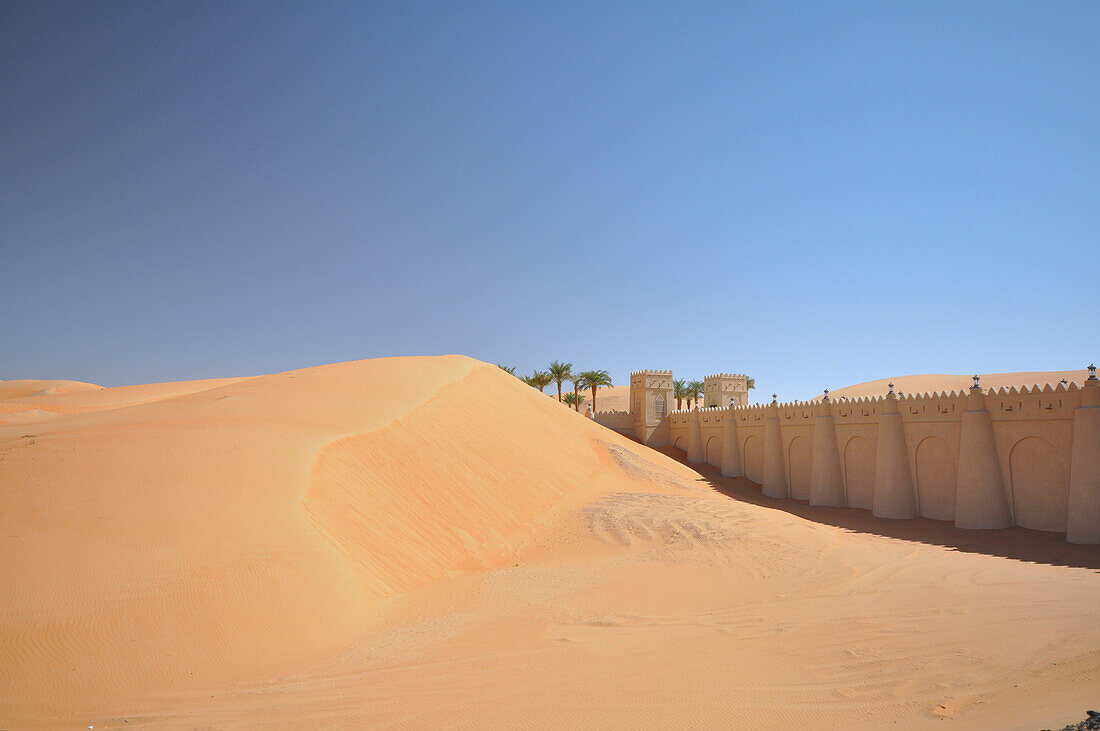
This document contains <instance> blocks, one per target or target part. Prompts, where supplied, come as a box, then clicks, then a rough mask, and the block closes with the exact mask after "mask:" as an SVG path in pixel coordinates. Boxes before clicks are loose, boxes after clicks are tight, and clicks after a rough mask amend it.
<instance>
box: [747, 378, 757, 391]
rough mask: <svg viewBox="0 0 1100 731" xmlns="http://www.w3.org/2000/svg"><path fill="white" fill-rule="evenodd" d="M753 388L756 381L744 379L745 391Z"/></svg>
mask: <svg viewBox="0 0 1100 731" xmlns="http://www.w3.org/2000/svg"><path fill="white" fill-rule="evenodd" d="M754 388H756V379H755V378H746V379H745V390H746V391H751V390H752V389H754Z"/></svg>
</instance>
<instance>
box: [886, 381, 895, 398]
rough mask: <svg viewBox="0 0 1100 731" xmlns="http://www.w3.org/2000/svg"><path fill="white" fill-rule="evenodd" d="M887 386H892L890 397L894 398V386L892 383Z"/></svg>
mask: <svg viewBox="0 0 1100 731" xmlns="http://www.w3.org/2000/svg"><path fill="white" fill-rule="evenodd" d="M887 385H889V386H890V395H891V396H893V395H894V384H892V383H890V384H887Z"/></svg>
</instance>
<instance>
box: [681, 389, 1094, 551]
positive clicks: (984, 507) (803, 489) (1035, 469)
mask: <svg viewBox="0 0 1100 731" xmlns="http://www.w3.org/2000/svg"><path fill="white" fill-rule="evenodd" d="M1097 409H1100V382H1097V381H1095V380H1093V381H1087V382H1086V385H1085V387H1084V388H1079V387H1078V386H1077V385H1076V384H1069V385H1068V386H1066V385H1059V386H1058V387H1057V388H1051V387H1050V386H1047V387H1045V388H1041V389H1040V388H1038V387H1032V388H1027V387H1025V388H1020V389H1017V388H1011V389H995V390H990V391H988V392H986V391H984V390H982V389H980V388H978V389H970V390H968V391H958V392H940V393H924V394H905V395H900V396H897V395H894V394H892V393H891V394H889V395H887V396H882V397H876V398H860V399H843V400H841V401H829V400H828V399H827V398H826V399H825V400H822V401H810V402H806V401H803V402H790V403H772V404H758V405H754V406H747V407H741V406H732V407H725V408H723V407H711V408H702V409H694V410H679V411H674V412H672V413H671V414H670V415H669V416H668V417H667V419H666V422H667V426H668V433H669V442H668V443H670V444H673V445H674V446H676V447H678V448H679V449H682V450H684V451H685V452H688V451H689V450H690V451H692V452H693V454H694V455H695V456H696V458H695V459H692V460H690V461H696V462H702V461H705V462H708V463H709V464H712V465H715V466H718V467H721V468H722V469H723V474H730V473H729V472H727V471H726V470H727V469H736V470H738V472H737V473H736V474H743V475H744V476H746V477H748V478H749V479H750V480H752V481H754V482H757V483H760V484H764V483H765V472H766V471H767V470H765V462H766V459H765V443H766V441H767V439H768V437H767V434H768V427H767V425H768V420H769V417H771V418H772V423H773V424H775V423H778V439H777V443H776V442H772V444H775V445H776V446H773V447H769V449H773V450H775V451H773V452H769V453H768V454H771V455H773V456H772V458H771V459H772V461H771V462H770V463H769V464H770V465H771V467H769V468H768V469H770V473H769V474H770V478H769V480H770V482H771V484H770V485H766V486H765V488H766V489H765V492H766V494H770V495H773V496H785V497H790V498H794V499H799V500H810V501H811V502H813V503H814V504H835V503H834V502H824V501H827V500H839V501H840V502H842V504H844V505H847V506H848V507H855V508H863V509H873V510H875V514H876V515H879V516H880V517H887V518H906V517H916V516H918V515H919V516H922V517H926V518H932V519H936V520H951V521H955V523H956V525H958V526H959V527H965V528H976V527H977V528H994V527H1006V526H1007V525H1018V526H1021V527H1024V528H1030V529H1033V530H1044V531H1054V532H1067V530H1068V531H1069V535H1067V538H1068V539H1069V540H1071V541H1074V542H1079V543H1081V542H1089V543H1100V535H1098V531H1100V529H1098V528H1097V527H1094V526H1093V524H1094V523H1096V521H1095V520H1093V519H1092V517H1091V516H1092V513H1094V512H1096V513H1097V516H1096V517H1097V519H1100V479H1098V478H1100V434H1096V433H1095V432H1096V431H1097V427H1096V425H1095V424H1094V423H1093V422H1096V424H1100V417H1097V416H1096V415H1095V414H1093V413H1091V410H1097ZM829 417H831V418H829ZM884 419H885V420H884ZM890 419H893V420H894V421H892V422H890V423H892V424H895V425H897V424H898V423H899V421H900V426H893V427H891V429H893V430H894V431H892V432H890V433H891V434H892V436H890V439H889V441H888V442H887V441H883V439H885V437H883V436H882V435H881V434H880V426H881V425H883V424H885V423H887V421H886V420H890ZM1083 419H1087V420H1088V421H1087V423H1086V425H1085V426H1084V427H1081V428H1079V429H1078V430H1077V431H1078V432H1079V433H1077V434H1075V425H1077V424H1079V423H1085V422H1084V421H1083ZM883 428H885V427H883ZM730 429H732V430H733V432H732V433H729V434H727V430H730ZM693 435H694V436H693ZM834 439H835V448H834V447H833V446H832V445H831V444H829V443H828V442H829V441H830V440H834ZM815 440H826V441H825V442H823V443H821V444H815ZM727 444H736V445H737V448H738V450H739V452H738V454H737V455H732V457H733V459H732V460H727V459H724V455H723V446H724V445H727ZM837 460H839V474H840V483H841V484H840V485H835V484H834V485H832V486H831V487H830V476H831V475H835V474H836V467H835V464H836V462H837ZM730 465H736V467H730ZM880 469H882V470H884V472H883V474H882V475H877V474H876V471H877V470H880ZM887 471H889V473H887ZM833 482H834V483H835V479H834V480H833ZM814 490H819V491H821V492H817V493H814V495H813V496H812V495H811V493H812V492H813V491H814ZM830 490H832V492H830ZM876 490H877V491H879V492H878V493H876ZM882 491H889V492H888V493H886V492H882ZM1071 493H1072V495H1073V496H1072V497H1071ZM823 496H824V497H823ZM829 496H832V497H829ZM1071 504H1074V505H1079V506H1082V509H1083V510H1085V511H1086V512H1088V516H1086V517H1085V518H1080V519H1077V521H1076V522H1075V521H1074V519H1071V516H1070V506H1071ZM1086 518H1087V519H1086ZM1075 525H1076V526H1080V527H1078V528H1073V527H1072V526H1075Z"/></svg>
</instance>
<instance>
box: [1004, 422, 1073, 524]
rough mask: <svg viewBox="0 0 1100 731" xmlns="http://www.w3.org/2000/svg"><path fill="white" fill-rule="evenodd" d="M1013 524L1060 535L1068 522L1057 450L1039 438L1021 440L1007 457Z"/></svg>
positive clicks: (1066, 487)
mask: <svg viewBox="0 0 1100 731" xmlns="http://www.w3.org/2000/svg"><path fill="white" fill-rule="evenodd" d="M1008 464H1009V471H1010V473H1011V476H1012V477H1011V480H1012V511H1013V513H1014V514H1015V516H1016V525H1018V526H1020V527H1021V528H1031V529H1032V530H1049V531H1058V532H1064V531H1065V530H1066V524H1067V522H1068V520H1069V518H1068V515H1069V482H1068V480H1067V479H1066V466H1065V463H1064V462H1063V461H1062V456H1061V455H1060V454H1058V449H1057V447H1055V446H1054V445H1053V444H1051V443H1050V442H1048V441H1047V440H1046V439H1043V438H1041V437H1024V438H1023V439H1021V440H1020V441H1018V442H1016V443H1015V444H1014V445H1012V451H1010V452H1009V457H1008Z"/></svg>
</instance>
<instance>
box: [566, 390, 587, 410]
mask: <svg viewBox="0 0 1100 731" xmlns="http://www.w3.org/2000/svg"><path fill="white" fill-rule="evenodd" d="M562 401H564V402H565V404H566V406H572V407H573V408H574V409H576V410H577V411H578V412H579V411H580V410H581V404H583V403H584V396H581V395H580V394H579V393H576V392H573V393H567V394H565V396H564V397H563V398H562Z"/></svg>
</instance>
